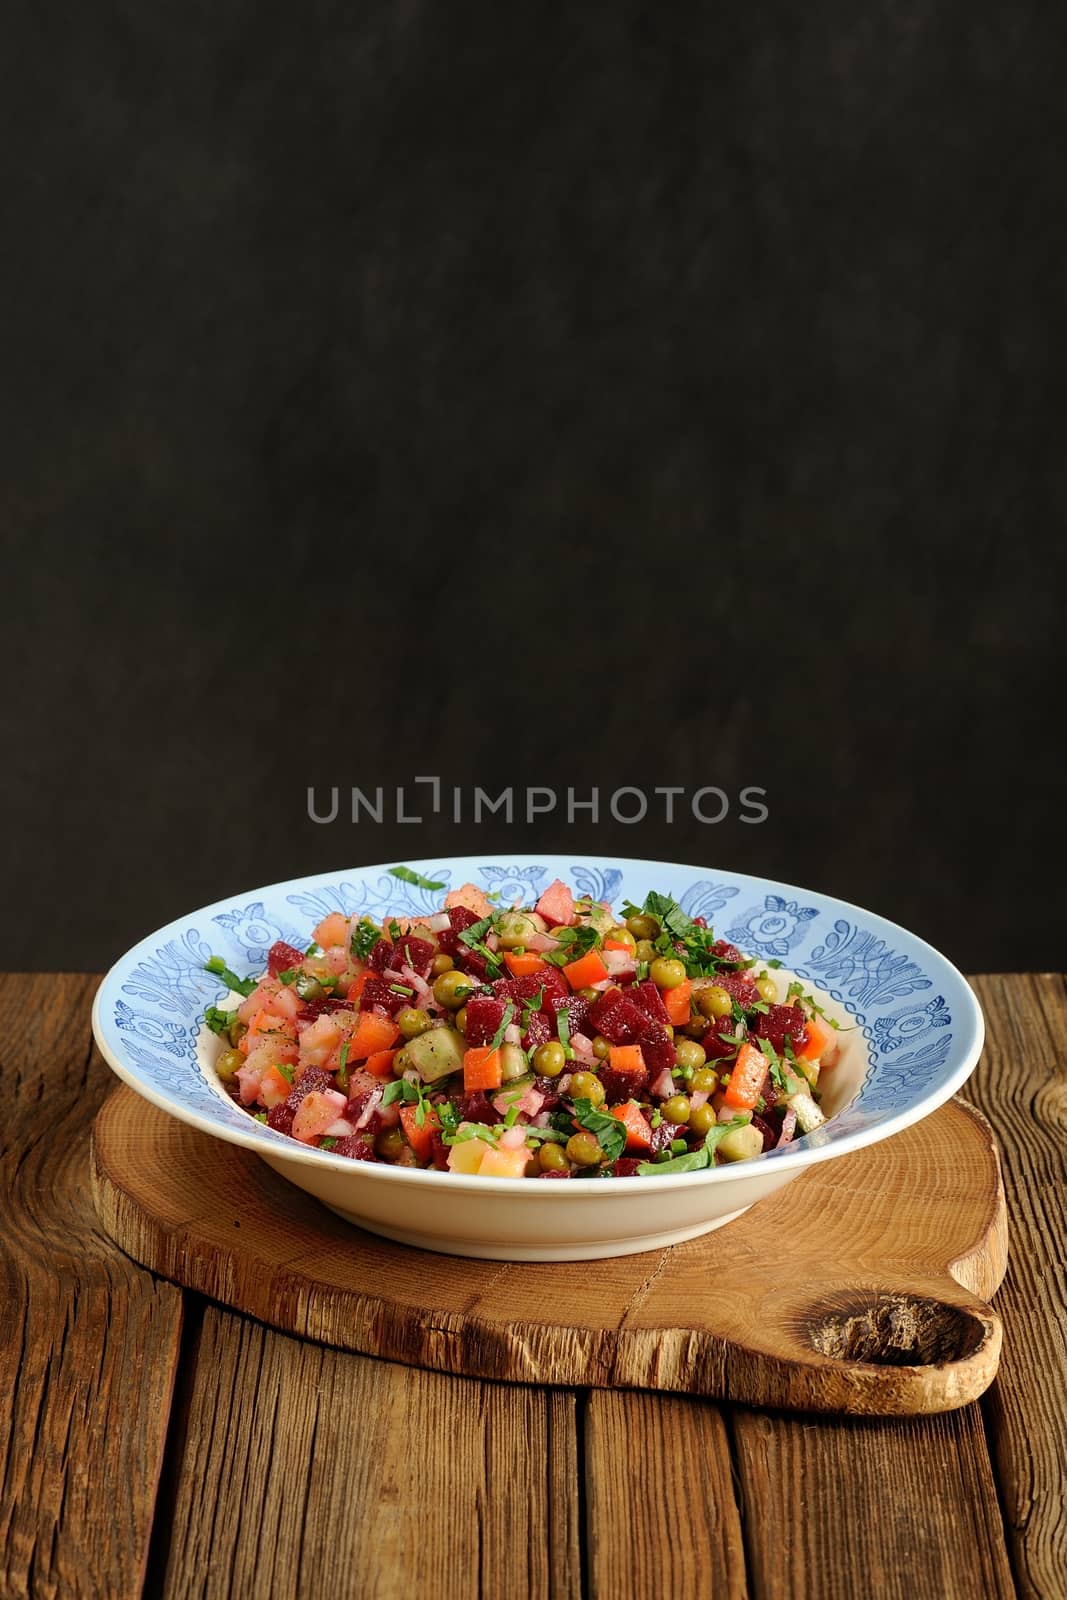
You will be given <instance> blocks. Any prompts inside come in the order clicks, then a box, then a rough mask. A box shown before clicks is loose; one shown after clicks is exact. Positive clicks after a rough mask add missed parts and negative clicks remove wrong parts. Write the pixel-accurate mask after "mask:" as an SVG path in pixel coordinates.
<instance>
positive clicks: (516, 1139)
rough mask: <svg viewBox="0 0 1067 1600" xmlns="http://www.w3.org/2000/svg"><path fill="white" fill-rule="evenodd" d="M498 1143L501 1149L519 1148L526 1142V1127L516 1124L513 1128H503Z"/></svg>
mask: <svg viewBox="0 0 1067 1600" xmlns="http://www.w3.org/2000/svg"><path fill="white" fill-rule="evenodd" d="M498 1143H499V1145H500V1148H501V1150H521V1148H522V1146H523V1145H524V1144H525V1143H526V1129H525V1128H520V1127H519V1126H518V1125H516V1126H515V1127H514V1128H505V1129H504V1131H503V1133H502V1134H501V1135H500V1139H499V1141H498Z"/></svg>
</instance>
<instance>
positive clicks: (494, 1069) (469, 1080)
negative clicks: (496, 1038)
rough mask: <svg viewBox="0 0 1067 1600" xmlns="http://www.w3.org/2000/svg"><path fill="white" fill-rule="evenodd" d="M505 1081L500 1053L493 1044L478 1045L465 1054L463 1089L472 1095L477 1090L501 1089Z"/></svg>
mask: <svg viewBox="0 0 1067 1600" xmlns="http://www.w3.org/2000/svg"><path fill="white" fill-rule="evenodd" d="M503 1081H504V1064H503V1062H502V1060H501V1058H500V1051H499V1050H494V1048H493V1046H492V1045H491V1044H483V1045H477V1046H476V1047H475V1048H474V1049H472V1050H466V1051H464V1054H463V1087H464V1089H466V1090H467V1092H468V1094H471V1093H473V1092H474V1090H476V1089H499V1088H500V1085H501V1084H502V1083H503Z"/></svg>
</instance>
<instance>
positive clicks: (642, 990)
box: [629, 978, 667, 1022]
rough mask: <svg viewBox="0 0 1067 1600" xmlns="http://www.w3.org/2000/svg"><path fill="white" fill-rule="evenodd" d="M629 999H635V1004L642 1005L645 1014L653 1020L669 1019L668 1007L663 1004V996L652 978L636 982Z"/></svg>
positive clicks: (664, 1020)
mask: <svg viewBox="0 0 1067 1600" xmlns="http://www.w3.org/2000/svg"><path fill="white" fill-rule="evenodd" d="M629 999H631V1000H632V1001H633V1003H634V1005H635V1006H640V1008H641V1010H642V1011H643V1012H644V1013H645V1015H646V1016H649V1017H651V1018H652V1020H653V1022H666V1021H667V1007H666V1006H665V1005H664V1004H663V996H662V995H661V994H660V992H659V990H658V989H657V988H656V985H655V984H654V983H653V982H652V979H651V978H645V979H644V980H643V981H642V982H641V983H635V984H634V986H633V988H632V989H631V990H630V993H629Z"/></svg>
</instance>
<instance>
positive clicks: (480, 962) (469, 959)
mask: <svg viewBox="0 0 1067 1600" xmlns="http://www.w3.org/2000/svg"><path fill="white" fill-rule="evenodd" d="M452 959H453V960H454V961H455V963H456V966H457V967H459V969H460V971H461V972H469V973H472V974H473V976H474V977H476V978H487V977H488V974H489V963H488V962H487V961H486V959H485V957H484V956H482V955H479V954H478V952H477V950H468V949H467V946H466V945H465V944H461V945H458V946H457V947H456V953H455V955H454V956H453V958H452Z"/></svg>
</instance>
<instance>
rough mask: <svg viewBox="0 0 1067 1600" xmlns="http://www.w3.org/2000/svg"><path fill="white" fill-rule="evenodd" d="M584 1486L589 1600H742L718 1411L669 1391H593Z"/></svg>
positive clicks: (739, 1553)
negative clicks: (653, 1598) (650, 1598)
mask: <svg viewBox="0 0 1067 1600" xmlns="http://www.w3.org/2000/svg"><path fill="white" fill-rule="evenodd" d="M585 1489H586V1523H587V1560H588V1571H589V1593H590V1595H591V1596H593V1600H631V1597H636V1596H643V1595H669V1596H670V1597H671V1600H689V1597H692V1600H706V1597H707V1596H708V1595H714V1596H715V1600H743V1597H744V1595H745V1594H746V1592H747V1591H746V1585H745V1555H744V1548H743V1544H742V1538H741V1519H740V1516H739V1515H738V1510H737V1503H736V1500H735V1498H734V1484H733V1477H732V1469H731V1465H730V1444H729V1439H728V1437H727V1432H726V1426H725V1423H724V1421H723V1417H722V1413H721V1412H720V1411H719V1409H718V1408H717V1407H716V1406H714V1405H712V1404H711V1403H710V1402H707V1401H696V1400H688V1399H681V1398H678V1397H675V1396H669V1395H648V1394H629V1393H611V1392H610V1391H607V1392H605V1391H601V1392H598V1393H594V1394H591V1395H590V1397H589V1402H588V1406H587V1408H586V1413H585Z"/></svg>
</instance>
